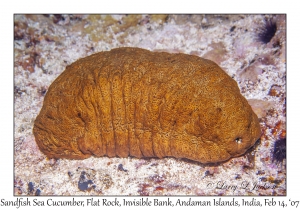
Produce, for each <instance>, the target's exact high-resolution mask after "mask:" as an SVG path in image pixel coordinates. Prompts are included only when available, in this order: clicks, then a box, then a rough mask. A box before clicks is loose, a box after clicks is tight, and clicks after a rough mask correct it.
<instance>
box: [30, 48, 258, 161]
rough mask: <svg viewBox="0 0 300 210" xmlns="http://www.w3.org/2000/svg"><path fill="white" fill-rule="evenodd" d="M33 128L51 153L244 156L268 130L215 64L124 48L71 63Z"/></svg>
mask: <svg viewBox="0 0 300 210" xmlns="http://www.w3.org/2000/svg"><path fill="white" fill-rule="evenodd" d="M33 133H34V135H35V139H36V142H37V144H38V146H39V148H40V149H41V151H42V152H43V153H45V154H46V155H47V156H48V157H49V158H69V159H84V158H88V157H90V156H91V155H94V156H99V157H100V156H104V155H107V156H109V157H114V156H118V157H128V156H134V157H138V158H140V157H159V158H162V157H166V156H173V157H177V158H187V159H191V160H195V161H199V162H202V163H214V162H221V161H225V160H228V159H229V158H231V157H236V156H240V155H242V154H243V153H245V152H246V150H247V149H248V148H250V147H251V146H253V145H254V143H255V142H256V140H257V139H258V138H259V137H260V135H261V130H260V126H259V122H258V118H257V116H256V115H255V113H254V112H253V111H252V109H251V107H250V105H249V104H248V102H247V100H246V99H245V98H244V97H243V96H242V95H241V94H240V91H239V88H238V86H237V83H236V82H235V81H234V80H233V79H232V78H231V77H229V76H228V75H227V74H226V73H225V72H224V71H223V70H222V69H221V68H220V67H219V66H218V65H217V64H215V63H214V62H212V61H209V60H206V59H203V58H200V57H197V56H193V55H185V54H169V53H158V52H150V51H148V50H143V49H139V48H118V49H113V50H111V51H108V52H100V53H97V54H94V55H91V56H88V57H86V58H83V59H80V60H78V61H76V62H75V63H73V64H71V65H70V66H68V67H67V68H66V70H65V71H64V72H63V73H62V74H61V75H60V76H59V77H58V78H57V79H56V80H55V81H54V82H53V83H52V84H51V86H50V87H49V90H48V92H47V94H46V96H45V99H44V104H43V107H42V109H41V111H40V114H39V115H38V116H37V118H36V120H35V122H34V128H33Z"/></svg>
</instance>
